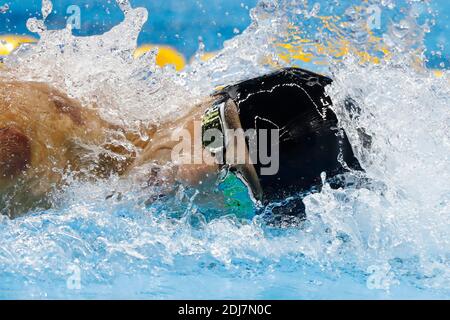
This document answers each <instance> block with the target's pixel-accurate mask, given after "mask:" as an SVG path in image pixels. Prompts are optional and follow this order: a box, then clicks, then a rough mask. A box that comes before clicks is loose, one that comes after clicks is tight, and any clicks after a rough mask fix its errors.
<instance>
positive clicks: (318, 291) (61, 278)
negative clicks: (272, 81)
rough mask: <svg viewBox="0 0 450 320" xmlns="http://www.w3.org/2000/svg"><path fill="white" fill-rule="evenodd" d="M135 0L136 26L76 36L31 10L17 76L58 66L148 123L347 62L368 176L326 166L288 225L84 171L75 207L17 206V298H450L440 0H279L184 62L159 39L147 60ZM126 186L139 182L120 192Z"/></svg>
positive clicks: (83, 95) (352, 121) (5, 247)
mask: <svg viewBox="0 0 450 320" xmlns="http://www.w3.org/2000/svg"><path fill="white" fill-rule="evenodd" d="M117 2H118V4H119V6H120V8H121V9H122V11H123V12H124V14H125V20H124V21H123V22H122V23H121V24H120V25H118V26H116V27H115V28H113V29H112V30H111V31H109V32H107V33H105V34H103V35H100V36H92V37H75V36H73V35H72V33H71V30H70V27H67V28H66V29H64V30H47V29H46V27H45V23H44V22H45V19H46V17H47V16H48V14H49V13H50V12H51V10H52V5H51V1H48V0H45V1H43V7H42V13H43V19H44V20H42V21H40V20H37V19H30V21H29V22H28V26H29V28H30V30H31V31H34V32H37V33H39V35H40V38H41V40H40V41H39V43H38V44H37V45H27V46H23V47H21V49H19V50H17V51H16V52H15V53H14V54H13V55H11V56H10V57H8V58H7V59H6V61H5V63H6V65H7V67H8V69H9V70H13V71H2V73H3V74H2V76H5V77H14V78H18V79H21V80H34V81H45V82H48V83H50V84H52V85H53V86H55V87H57V88H59V89H61V90H63V91H65V92H68V94H69V95H71V96H72V97H74V98H77V99H79V100H81V101H82V102H83V104H84V105H85V106H86V107H94V108H97V109H98V110H99V111H100V113H101V115H102V116H103V117H105V118H107V119H108V120H110V121H114V122H119V123H126V124H127V125H129V126H134V125H136V124H137V123H138V122H145V123H155V122H159V121H161V120H166V119H169V118H170V117H177V116H179V115H182V114H183V113H185V112H189V109H188V108H187V106H192V105H193V104H194V103H193V102H196V101H198V100H199V99H201V98H202V97H204V96H205V95H207V94H209V93H210V92H211V91H212V90H214V88H215V87H216V86H217V85H224V84H229V83H233V82H235V81H238V80H242V79H245V78H249V77H253V76H257V75H261V74H264V73H266V72H268V71H270V70H273V69H274V68H277V67H280V66H286V65H292V64H294V65H299V66H302V67H307V68H312V69H314V70H317V71H320V72H323V73H327V74H330V75H333V78H334V79H335V82H334V83H333V84H332V85H331V86H330V87H329V88H327V91H328V93H329V94H330V96H331V97H332V99H333V101H334V103H335V105H334V109H335V111H336V113H337V115H338V117H339V119H340V125H341V126H342V127H343V128H344V129H345V130H346V131H347V133H348V135H349V138H350V140H351V142H352V145H353V146H354V150H355V153H356V155H357V157H358V158H359V159H360V160H361V163H362V165H363V167H364V169H365V170H366V176H365V177H364V178H363V179H362V182H359V185H360V186H359V187H349V188H348V189H345V190H342V189H340V190H333V189H331V188H330V187H329V186H328V185H327V183H326V182H325V185H324V188H323V190H322V191H321V192H320V193H317V194H312V195H309V196H307V197H306V199H305V200H304V202H305V205H306V210H307V214H308V221H307V222H306V223H305V224H304V225H302V226H298V225H289V224H288V223H287V224H286V225H284V226H283V227H271V226H268V225H267V224H266V223H265V222H264V219H263V218H262V217H255V218H253V219H250V220H248V219H239V218H237V217H235V216H230V215H225V216H222V217H217V218H213V219H207V218H206V217H205V214H204V212H202V210H201V208H198V207H197V206H196V205H195V203H194V202H192V201H191V198H190V197H189V196H188V195H187V194H181V195H180V197H178V198H177V199H173V201H172V200H171V201H168V203H159V204H155V205H152V206H151V207H150V208H148V207H147V206H146V205H145V201H143V200H142V197H141V195H139V191H136V188H135V187H134V186H133V185H132V182H131V181H123V180H118V179H117V178H111V179H110V180H108V181H99V182H97V183H90V184H86V183H81V182H76V181H74V183H73V184H71V185H70V186H69V187H67V188H66V189H65V190H63V191H61V192H60V194H58V196H57V197H58V200H59V203H61V205H60V206H59V207H58V208H57V209H53V210H49V211H46V212H41V213H35V214H33V215H30V216H27V217H23V218H20V219H15V220H9V219H7V218H5V217H3V218H1V217H0V219H2V220H0V239H1V245H0V297H2V298H3V297H6V298H14V297H21V298H23V297H32V298H42V297H52V298H55V297H59V298H61V297H96V298H99V297H144V298H355V297H359V298H435V297H438V298H441V297H448V295H449V294H450V232H449V230H450V183H449V182H448V181H450V172H449V170H448V168H449V167H450V131H449V129H450V109H449V103H448V102H449V101H450V100H449V99H450V87H449V73H448V71H447V72H444V74H443V76H442V77H436V76H435V75H434V74H433V73H432V72H431V71H430V70H427V69H426V68H425V67H424V58H423V56H424V55H423V52H424V50H425V48H424V45H423V37H424V35H425V33H426V32H429V28H430V25H429V21H428V20H427V19H425V22H423V23H422V24H419V22H418V21H419V20H420V19H419V18H420V17H419V15H418V14H417V12H418V9H417V6H419V5H420V6H422V5H424V4H417V3H416V2H414V1H412V2H409V1H406V2H405V3H399V2H396V5H395V4H394V2H393V1H383V2H382V3H381V4H380V3H377V2H375V1H369V2H367V3H365V4H363V5H360V6H354V5H352V4H351V2H348V1H341V2H340V3H338V2H337V1H336V2H333V4H329V3H328V2H326V4H323V3H319V2H318V3H316V4H314V5H308V4H307V2H306V1H297V0H285V1H281V0H280V1H275V0H263V1H260V3H259V4H258V6H257V7H256V8H254V9H253V10H252V12H251V15H252V20H253V22H252V25H251V26H250V27H249V28H248V29H247V30H245V31H244V32H243V33H242V34H240V35H238V36H236V37H235V38H233V39H232V40H230V41H227V42H226V43H225V45H224V49H223V50H222V51H221V52H220V53H219V54H218V55H217V56H215V57H214V58H213V59H211V60H209V61H206V62H205V61H202V60H201V59H200V58H198V59H196V60H195V61H194V62H193V63H192V64H191V65H190V66H189V67H188V68H187V69H186V70H185V71H183V72H181V73H176V72H175V70H173V69H170V68H166V69H159V68H158V67H156V65H155V54H156V52H150V53H148V54H146V55H144V56H143V57H141V58H140V59H137V60H136V59H133V51H134V49H135V48H136V43H137V37H138V34H139V32H140V30H141V28H142V26H143V24H144V23H145V21H146V20H147V15H148V14H147V12H146V10H145V9H142V8H132V7H131V6H130V4H129V3H128V1H124V0H121V1H117ZM372 5H377V7H378V8H379V9H380V10H382V12H383V13H385V15H386V16H389V17H390V20H391V22H390V23H389V24H388V27H387V28H386V29H379V30H375V31H373V30H367V28H366V27H367V18H368V15H369V13H370V12H372V11H369V10H367V9H368V8H370V6H372ZM422 9H423V8H422ZM426 9H427V7H426V4H425V9H423V10H422V11H421V12H425V13H426V14H429V15H430V19H431V18H432V15H433V13H430V12H428V10H426ZM151 14H152V13H150V19H151ZM154 14H156V13H154ZM422 20H423V19H422ZM201 53H202V52H201V46H200V50H199V53H198V55H197V56H198V57H200V56H201ZM349 97H350V98H351V100H352V101H353V103H352V105H349V104H348V103H347V102H346V101H348V98H349ZM356 178H357V177H356ZM366 178H368V179H366ZM367 181H370V182H367ZM113 189H114V190H123V191H124V192H123V194H124V197H123V198H121V199H120V200H118V199H115V200H114V199H113V200H110V201H105V200H104V199H105V198H106V197H107V196H108V195H109V194H110V192H111V190H113ZM125 191H126V192H125ZM175 211H176V212H178V213H179V214H178V216H176V217H175V216H174V214H173V213H174V212H175ZM78 276H79V279H78V280H80V284H81V287H78V288H75V290H72V289H73V286H71V285H70V283H71V281H73V280H74V277H75V280H76V279H77V277H78ZM75 282H76V281H75ZM193 283H195V287H196V288H197V289H196V290H195V291H193V289H192V284H193Z"/></svg>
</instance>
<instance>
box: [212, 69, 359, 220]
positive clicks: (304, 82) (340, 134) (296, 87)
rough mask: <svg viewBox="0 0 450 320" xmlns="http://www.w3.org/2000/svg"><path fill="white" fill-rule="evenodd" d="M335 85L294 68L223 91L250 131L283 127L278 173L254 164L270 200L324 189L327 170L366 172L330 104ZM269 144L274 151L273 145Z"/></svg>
mask: <svg viewBox="0 0 450 320" xmlns="http://www.w3.org/2000/svg"><path fill="white" fill-rule="evenodd" d="M331 83H332V80H331V79H330V78H327V77H325V76H322V75H319V74H316V73H313V72H310V71H307V70H303V69H298V68H288V69H283V70H280V71H277V72H275V73H272V74H270V75H266V76H262V77H259V78H256V79H252V80H248V81H244V82H241V83H239V84H236V85H232V86H228V87H226V88H224V89H222V90H220V92H218V93H217V94H218V95H222V96H223V97H224V99H231V100H233V101H234V102H235V104H236V105H237V107H238V111H239V116H240V120H241V124H242V128H243V129H244V130H249V129H256V130H259V129H268V130H270V129H279V135H280V143H279V150H280V152H279V153H280V154H279V163H280V168H279V171H278V173H277V174H276V175H261V174H260V172H261V169H262V168H263V165H262V164H261V163H260V161H258V162H257V163H256V164H254V166H255V169H256V171H257V173H258V177H259V180H260V184H261V187H262V189H263V193H264V203H269V202H273V201H280V200H284V199H286V198H287V197H290V196H293V195H295V194H298V193H301V192H306V191H310V190H311V189H312V188H314V187H319V188H320V187H321V185H322V180H321V173H323V172H325V173H326V174H327V177H329V178H330V177H333V176H336V175H338V174H341V173H344V172H346V171H348V169H352V170H361V166H360V164H359V162H358V160H357V159H356V158H355V156H354V154H353V151H352V147H351V145H350V143H349V140H348V138H347V136H346V134H345V132H344V131H343V130H341V129H339V128H338V120H337V117H336V115H335V113H334V112H333V110H332V109H331V108H330V107H331V105H332V101H331V99H330V97H328V96H327V95H326V93H325V87H326V86H327V85H329V84H331ZM268 144H270V139H269V140H268ZM259 147H261V145H259ZM267 148H268V150H272V149H271V146H270V145H268V146H267ZM342 161H343V162H345V163H346V165H347V166H348V167H347V168H348V169H346V168H344V166H343V162H342ZM293 210H294V211H295V209H293Z"/></svg>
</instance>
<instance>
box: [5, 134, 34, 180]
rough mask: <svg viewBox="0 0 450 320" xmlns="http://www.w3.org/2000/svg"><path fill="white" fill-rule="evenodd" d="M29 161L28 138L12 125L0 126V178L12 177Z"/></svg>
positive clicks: (23, 169)
mask: <svg viewBox="0 0 450 320" xmlns="http://www.w3.org/2000/svg"><path fill="white" fill-rule="evenodd" d="M30 163H31V143H30V139H29V138H28V137H27V136H26V135H25V134H23V133H22V132H21V131H20V130H18V129H16V128H14V127H0V179H13V178H14V177H16V176H17V175H19V174H20V173H22V172H24V171H25V170H26V169H27V167H28V165H29V164H30Z"/></svg>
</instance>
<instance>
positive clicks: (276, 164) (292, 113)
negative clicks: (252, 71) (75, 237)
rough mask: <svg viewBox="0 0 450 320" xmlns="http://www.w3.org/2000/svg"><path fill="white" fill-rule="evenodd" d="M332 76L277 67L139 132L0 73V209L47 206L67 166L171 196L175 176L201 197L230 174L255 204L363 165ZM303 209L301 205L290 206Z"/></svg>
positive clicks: (13, 211) (14, 211) (15, 211)
mask: <svg viewBox="0 0 450 320" xmlns="http://www.w3.org/2000/svg"><path fill="white" fill-rule="evenodd" d="M331 82H332V80H331V79H329V78H327V77H324V76H321V75H318V74H315V73H312V72H310V71H306V70H302V69H298V68H288V69H283V70H279V71H277V72H275V73H272V74H269V75H266V76H263V77H259V78H256V79H251V80H247V81H244V82H241V83H238V84H234V85H230V86H227V87H225V88H223V89H221V90H219V91H217V92H214V93H213V94H212V95H211V96H209V97H207V98H205V99H204V101H203V102H202V103H201V104H199V105H198V106H195V107H193V111H192V112H191V113H190V114H189V115H187V116H184V117H181V118H179V119H177V120H176V121H169V122H166V123H161V124H160V125H158V126H154V127H151V128H147V129H146V135H148V136H149V137H150V139H142V138H140V135H138V134H136V133H135V132H134V131H131V130H128V128H123V127H120V126H117V125H112V124H110V123H108V122H106V121H105V120H103V119H102V118H101V117H100V116H99V115H98V114H97V113H96V112H95V111H94V110H95V108H93V107H92V108H88V107H82V106H81V104H80V103H79V102H78V101H76V100H73V99H70V98H69V97H67V96H66V95H65V94H64V93H61V92H59V91H57V90H55V89H52V88H50V87H49V86H47V85H45V84H42V83H31V82H16V81H10V80H3V81H0V211H1V213H3V214H6V215H8V216H10V217H16V216H18V215H20V214H22V213H25V212H27V211H29V210H33V209H36V208H48V207H50V206H51V205H52V203H51V200H50V199H51V197H50V195H51V193H52V191H54V190H57V189H58V188H60V187H61V186H62V185H63V184H64V183H65V177H67V174H68V173H70V176H71V177H73V178H76V179H91V178H92V177H96V178H106V177H108V176H110V175H111V174H117V175H121V176H123V177H125V178H128V177H131V178H133V179H137V180H138V181H139V182H140V183H141V182H145V183H147V184H148V185H149V186H151V185H163V186H165V187H164V188H163V190H164V192H165V193H167V194H169V193H170V192H174V190H175V186H177V185H180V184H181V185H184V186H187V187H192V188H198V189H199V190H201V193H203V194H205V195H206V196H208V194H211V192H210V191H211V189H213V188H214V186H215V185H216V182H217V181H218V180H219V179H221V177H223V176H224V174H225V175H226V174H233V175H235V176H236V177H237V178H239V179H240V180H241V181H242V182H243V183H244V184H245V185H246V186H247V188H248V191H249V195H250V196H251V198H252V199H253V200H254V202H255V203H256V204H258V206H264V205H267V204H269V203H271V202H274V201H280V200H283V199H286V198H287V197H291V196H293V195H296V194H299V193H302V192H308V191H311V190H314V189H320V187H321V184H322V179H321V175H322V173H323V172H325V173H326V175H327V177H328V178H332V177H335V176H338V175H341V174H343V173H345V172H347V171H351V170H358V171H359V170H361V166H360V164H359V162H358V160H357V159H356V158H355V156H354V154H353V151H352V147H351V145H350V143H349V140H348V138H347V136H346V134H345V132H344V131H343V130H340V129H339V128H338V120H337V117H336V115H335V114H334V112H333V111H332V109H331V106H332V101H331V99H330V98H329V97H328V96H326V94H325V87H326V86H327V85H329V84H331ZM139 150H140V151H139ZM303 210H304V209H303V208H302V203H297V204H296V205H295V206H293V207H290V208H289V209H288V210H287V213H291V214H302V211H303Z"/></svg>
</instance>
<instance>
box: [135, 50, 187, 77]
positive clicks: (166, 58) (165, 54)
mask: <svg viewBox="0 0 450 320" xmlns="http://www.w3.org/2000/svg"><path fill="white" fill-rule="evenodd" d="M155 48H157V49H158V55H157V56H156V64H157V65H158V66H160V67H161V68H162V67H165V66H167V65H173V66H174V67H175V69H176V70H177V71H181V70H183V69H184V67H185V66H186V59H185V58H184V56H183V55H182V54H181V53H179V52H178V51H177V50H175V49H174V48H172V47H170V46H163V45H150V44H146V45H143V46H141V47H139V48H137V49H136V51H135V52H134V57H135V58H139V57H141V56H143V55H144V54H145V53H146V52H148V51H150V50H153V49H155Z"/></svg>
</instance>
